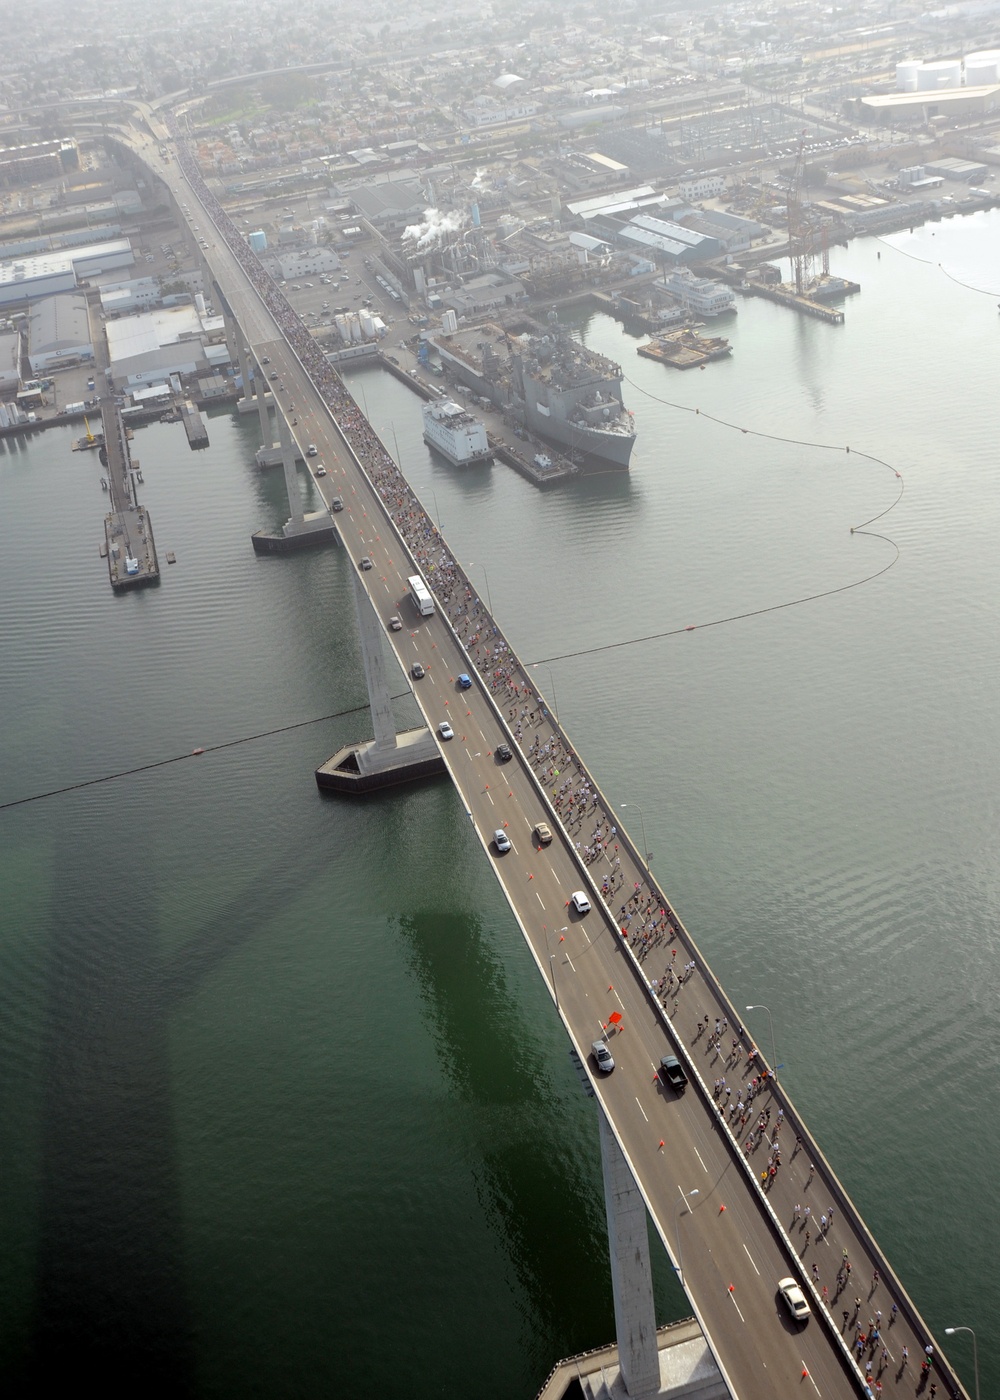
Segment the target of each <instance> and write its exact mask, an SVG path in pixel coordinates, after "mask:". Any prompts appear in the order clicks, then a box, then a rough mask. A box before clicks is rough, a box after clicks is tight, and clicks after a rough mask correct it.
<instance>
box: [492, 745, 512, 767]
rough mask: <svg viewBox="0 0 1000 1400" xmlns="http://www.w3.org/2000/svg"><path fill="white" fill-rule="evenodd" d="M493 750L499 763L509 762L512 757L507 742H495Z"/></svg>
mask: <svg viewBox="0 0 1000 1400" xmlns="http://www.w3.org/2000/svg"><path fill="white" fill-rule="evenodd" d="M493 752H494V753H495V754H496V756H497V759H498V761H499V762H500V763H509V762H510V761H511V759H512V758H513V757H514V755H513V753H512V752H511V747H510V745H509V744H497V746H496V748H495V749H494V750H493Z"/></svg>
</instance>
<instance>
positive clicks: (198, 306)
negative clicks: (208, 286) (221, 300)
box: [194, 292, 206, 316]
mask: <svg viewBox="0 0 1000 1400" xmlns="http://www.w3.org/2000/svg"><path fill="white" fill-rule="evenodd" d="M194 309H195V311H197V313H198V315H199V316H204V315H205V311H206V307H205V294H204V292H195V294H194Z"/></svg>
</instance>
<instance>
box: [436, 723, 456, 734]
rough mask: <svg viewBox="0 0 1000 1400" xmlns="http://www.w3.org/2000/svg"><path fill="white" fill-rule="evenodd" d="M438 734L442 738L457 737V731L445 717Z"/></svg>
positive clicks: (439, 726)
mask: <svg viewBox="0 0 1000 1400" xmlns="http://www.w3.org/2000/svg"><path fill="white" fill-rule="evenodd" d="M438 734H440V736H441V738H442V739H454V737H455V731H454V729H452V727H451V725H450V724H449V723H448V721H447V720H446V719H443V720H442V721H441V723H440V724H439V725H438Z"/></svg>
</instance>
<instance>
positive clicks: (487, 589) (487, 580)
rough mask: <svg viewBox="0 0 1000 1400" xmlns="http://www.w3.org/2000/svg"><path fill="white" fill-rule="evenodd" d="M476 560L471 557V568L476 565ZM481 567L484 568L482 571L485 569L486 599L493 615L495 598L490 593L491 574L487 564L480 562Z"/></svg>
mask: <svg viewBox="0 0 1000 1400" xmlns="http://www.w3.org/2000/svg"><path fill="white" fill-rule="evenodd" d="M475 562H476V561H475V560H474V559H470V560H469V568H470V569H471V568H472V567H473V566H474V565H475ZM479 567H480V568H481V569H482V571H483V578H484V579H485V580H486V601H487V603H489V605H490V616H491V617H492V616H493V598H492V596H491V594H490V576H489V574H488V573H487V572H486V565H485V564H480V565H479Z"/></svg>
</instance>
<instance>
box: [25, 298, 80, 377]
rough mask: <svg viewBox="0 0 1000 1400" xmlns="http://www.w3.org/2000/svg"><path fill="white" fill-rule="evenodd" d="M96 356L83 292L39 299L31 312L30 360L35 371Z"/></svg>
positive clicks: (40, 371) (50, 368) (29, 326)
mask: <svg viewBox="0 0 1000 1400" xmlns="http://www.w3.org/2000/svg"><path fill="white" fill-rule="evenodd" d="M93 358H94V344H93V340H92V338H91V334H90V316H89V314H88V310H87V298H86V296H85V294H84V293H83V292H65V293H63V295H62V296H55V297H45V298H43V299H42V300H41V301H36V302H35V303H34V304H33V305H32V307H31V311H30V313H29V315H28V362H29V363H30V365H31V370H32V373H33V374H41V373H43V372H44V371H46V370H52V369H58V368H61V367H63V366H67V365H73V364H79V363H80V361H81V360H92V359H93Z"/></svg>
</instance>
